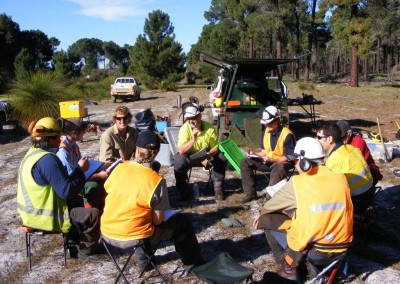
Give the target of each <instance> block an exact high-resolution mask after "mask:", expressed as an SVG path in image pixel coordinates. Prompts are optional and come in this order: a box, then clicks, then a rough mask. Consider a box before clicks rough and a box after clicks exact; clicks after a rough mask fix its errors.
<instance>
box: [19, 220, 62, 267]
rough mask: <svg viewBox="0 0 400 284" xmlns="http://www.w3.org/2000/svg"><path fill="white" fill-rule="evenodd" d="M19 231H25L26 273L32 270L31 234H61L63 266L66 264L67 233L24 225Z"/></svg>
mask: <svg viewBox="0 0 400 284" xmlns="http://www.w3.org/2000/svg"><path fill="white" fill-rule="evenodd" d="M21 232H22V233H25V245H26V257H27V258H28V273H29V272H30V271H32V251H31V244H32V242H31V237H32V236H45V235H57V234H61V235H62V238H63V251H64V266H67V251H68V249H69V243H68V236H67V234H64V233H61V232H54V231H45V230H40V229H34V228H30V227H26V226H22V227H21Z"/></svg>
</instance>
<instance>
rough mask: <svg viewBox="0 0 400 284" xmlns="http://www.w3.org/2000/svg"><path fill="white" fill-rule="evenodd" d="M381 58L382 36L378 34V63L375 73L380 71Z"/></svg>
mask: <svg viewBox="0 0 400 284" xmlns="http://www.w3.org/2000/svg"><path fill="white" fill-rule="evenodd" d="M380 59H381V38H380V37H379V36H378V39H377V43H376V65H375V73H376V74H379V72H380V66H379V65H380V62H381V61H380Z"/></svg>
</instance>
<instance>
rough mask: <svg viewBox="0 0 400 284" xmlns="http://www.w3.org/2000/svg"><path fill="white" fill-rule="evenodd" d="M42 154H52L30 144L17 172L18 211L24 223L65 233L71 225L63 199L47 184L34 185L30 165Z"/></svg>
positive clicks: (31, 166)
mask: <svg viewBox="0 0 400 284" xmlns="http://www.w3.org/2000/svg"><path fill="white" fill-rule="evenodd" d="M44 155H53V154H52V153H50V152H47V151H45V150H42V149H38V148H30V149H29V151H28V153H27V154H26V155H25V157H24V159H23V160H22V162H21V166H20V168H19V172H18V191H17V204H18V213H19V215H20V216H21V218H22V223H23V224H24V225H25V226H28V227H32V228H36V229H41V230H46V231H56V232H63V233H66V232H68V231H69V229H70V227H71V222H70V219H69V214H68V206H67V202H66V201H65V200H63V199H61V198H60V197H58V195H57V194H56V193H55V191H54V190H53V189H52V187H51V186H50V184H48V185H45V186H41V185H38V184H37V183H36V182H35V180H34V179H33V176H32V168H33V166H34V165H35V163H36V162H37V161H38V160H39V159H40V158H41V157H43V156H44Z"/></svg>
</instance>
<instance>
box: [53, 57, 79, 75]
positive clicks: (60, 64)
mask: <svg viewBox="0 0 400 284" xmlns="http://www.w3.org/2000/svg"><path fill="white" fill-rule="evenodd" d="M54 70H55V72H56V73H57V74H58V75H60V76H64V77H66V78H71V77H72V76H73V75H74V74H75V69H74V67H73V61H72V60H71V58H70V57H69V56H68V53H67V52H65V51H62V50H61V51H59V52H56V53H55V54H54Z"/></svg>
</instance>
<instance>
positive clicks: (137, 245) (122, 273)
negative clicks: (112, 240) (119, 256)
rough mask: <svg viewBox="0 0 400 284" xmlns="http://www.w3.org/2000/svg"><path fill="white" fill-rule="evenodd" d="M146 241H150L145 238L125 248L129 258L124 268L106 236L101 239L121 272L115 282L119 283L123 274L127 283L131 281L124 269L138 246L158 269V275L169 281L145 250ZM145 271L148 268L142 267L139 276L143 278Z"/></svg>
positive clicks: (165, 281)
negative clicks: (112, 250)
mask: <svg viewBox="0 0 400 284" xmlns="http://www.w3.org/2000/svg"><path fill="white" fill-rule="evenodd" d="M146 241H148V240H147V239H145V240H139V241H138V243H137V244H136V245H134V246H132V247H130V248H128V249H126V250H124V251H127V252H128V259H127V260H126V261H125V263H124V266H123V267H122V269H121V266H120V265H119V264H118V262H117V260H116V258H115V257H114V255H113V254H112V252H111V247H112V246H111V245H110V244H108V243H107V242H106V240H105V239H104V238H101V239H100V242H101V243H102V244H103V246H104V248H105V249H106V251H107V253H108V255H109V256H110V257H111V259H112V261H113V262H114V264H115V266H116V268H117V269H118V272H119V273H118V276H117V278H116V279H115V282H114V283H118V281H119V279H120V278H121V276H122V278H123V279H124V281H125V283H127V284H128V283H129V281H128V280H127V279H126V276H125V274H124V271H125V269H126V267H127V266H128V263H129V261H130V260H131V258H132V256H133V254H134V253H135V251H136V250H137V249H138V248H141V249H142V250H143V251H144V253H145V256H146V257H147V259H148V261H149V264H151V265H152V266H153V268H154V269H155V270H156V271H157V273H158V275H159V276H160V277H161V278H162V280H163V281H164V283H167V280H166V279H165V278H164V276H163V275H162V274H161V272H160V270H159V269H158V267H157V266H156V264H155V263H154V261H153V260H152V258H151V256H149V255H148V253H146V250H145V242H146ZM145 271H146V269H141V271H140V274H139V278H142V276H143V274H144V272H145Z"/></svg>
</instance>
